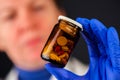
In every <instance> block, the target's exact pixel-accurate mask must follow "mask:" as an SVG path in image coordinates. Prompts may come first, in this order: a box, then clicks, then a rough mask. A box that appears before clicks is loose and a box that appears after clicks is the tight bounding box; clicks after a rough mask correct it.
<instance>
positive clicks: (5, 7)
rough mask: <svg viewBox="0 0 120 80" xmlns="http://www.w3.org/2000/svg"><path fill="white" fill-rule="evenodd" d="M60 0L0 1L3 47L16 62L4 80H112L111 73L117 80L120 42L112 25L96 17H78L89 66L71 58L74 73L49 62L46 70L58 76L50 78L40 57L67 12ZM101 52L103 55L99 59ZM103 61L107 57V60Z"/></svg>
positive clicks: (1, 45)
mask: <svg viewBox="0 0 120 80" xmlns="http://www.w3.org/2000/svg"><path fill="white" fill-rule="evenodd" d="M60 1H62V0H0V50H1V51H4V52H6V54H7V55H8V57H9V58H10V60H11V61H12V62H13V63H14V67H13V69H12V70H11V71H10V73H9V74H8V76H7V77H6V78H5V80H55V79H56V78H57V79H58V80H71V79H72V80H82V79H84V80H98V79H101V80H107V79H108V80H110V79H109V78H108V75H109V74H110V75H113V76H111V77H112V78H111V80H118V78H119V77H118V75H119V71H120V70H119V68H120V66H119V65H120V61H119V59H120V58H119V54H120V49H119V47H120V45H119V39H118V35H117V32H116V31H115V29H114V28H113V27H112V28H110V29H107V28H106V27H105V26H104V25H103V24H102V23H101V22H100V21H98V20H96V19H92V20H88V19H85V18H77V21H78V22H80V23H81V24H82V25H83V28H84V32H83V36H84V39H85V41H86V42H87V44H88V46H89V47H88V50H89V55H90V67H88V65H84V64H82V63H81V62H79V61H78V60H76V59H72V60H71V61H70V62H69V63H68V65H67V66H66V69H69V70H70V71H72V72H73V73H71V72H69V71H66V70H64V69H61V68H57V67H55V66H54V65H52V66H51V64H47V65H46V68H47V70H48V71H49V72H50V73H52V74H54V75H55V76H56V78H55V77H51V76H52V75H51V74H50V73H49V72H48V71H47V70H46V69H45V67H44V65H45V64H46V63H47V62H45V61H44V60H42V59H41V58H40V53H41V50H42V48H43V46H44V44H45V42H46V40H47V38H48V36H49V34H50V32H51V30H52V28H53V26H54V25H55V24H56V23H57V21H58V16H59V15H65V11H64V10H63V9H62V7H61V6H59V3H60ZM96 32H98V34H96ZM100 33H102V34H101V35H102V36H101V35H100ZM110 36H112V40H110V38H111V37H110ZM103 39H104V40H103ZM104 41H105V42H104ZM109 42H110V43H109ZM112 42H113V43H112ZM99 43H101V44H100V45H99V46H98V44H99ZM111 44H112V45H113V44H114V46H115V47H114V48H113V46H112V45H111ZM105 45H107V47H108V48H106V46H105ZM110 47H111V48H112V49H111V48H110ZM109 48H110V49H109ZM114 49H116V50H114ZM113 53H114V54H113ZM101 55H104V56H103V57H102V58H100V57H99V56H101ZM108 55H109V56H108ZM116 55H117V57H116ZM107 56H108V57H107ZM112 56H113V57H112ZM107 58H109V59H107ZM104 60H107V61H106V63H104ZM99 61H100V62H99ZM109 61H110V62H109ZM101 64H102V65H101ZM71 65H74V68H73V67H71ZM100 65H101V66H102V67H99V66H100ZM106 65H107V67H106ZM106 69H107V70H106ZM114 69H115V70H114ZM112 71H113V72H112ZM60 73H62V74H60ZM75 74H79V75H84V76H85V77H84V76H83V77H81V76H77V75H75ZM92 74H96V76H92Z"/></svg>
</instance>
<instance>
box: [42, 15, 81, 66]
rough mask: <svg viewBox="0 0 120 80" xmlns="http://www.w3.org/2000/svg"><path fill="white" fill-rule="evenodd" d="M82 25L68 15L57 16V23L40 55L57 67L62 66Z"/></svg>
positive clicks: (66, 60)
mask: <svg viewBox="0 0 120 80" xmlns="http://www.w3.org/2000/svg"><path fill="white" fill-rule="evenodd" d="M82 30H83V28H82V25H81V24H80V23H78V22H76V21H74V20H72V19H70V18H68V17H65V16H59V17H58V23H57V24H56V25H55V26H54V28H53V30H52V32H51V34H50V36H49V38H48V40H47V42H46V44H45V46H44V48H43V51H42V53H41V57H42V58H43V59H44V60H47V61H50V62H51V63H53V64H55V65H57V66H58V67H64V66H65V65H66V64H67V62H68V60H69V58H70V55H71V53H72V51H73V49H74V47H75V45H76V44H77V41H78V39H79V38H80V32H81V31H82Z"/></svg>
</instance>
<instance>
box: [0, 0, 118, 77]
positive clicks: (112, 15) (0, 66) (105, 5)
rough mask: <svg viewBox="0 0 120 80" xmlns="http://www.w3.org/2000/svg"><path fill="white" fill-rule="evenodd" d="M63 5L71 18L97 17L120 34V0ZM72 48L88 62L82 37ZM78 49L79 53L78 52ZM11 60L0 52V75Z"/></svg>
mask: <svg viewBox="0 0 120 80" xmlns="http://www.w3.org/2000/svg"><path fill="white" fill-rule="evenodd" d="M63 6H64V7H65V10H66V12H67V15H68V16H69V17H71V18H72V19H75V18H76V17H84V18H88V19H92V18H97V19H99V20H100V21H101V22H103V23H104V24H105V25H106V26H107V27H110V26H114V27H115V28H116V29H117V31H118V33H119V35H120V1H119V0H64V3H63ZM77 46H78V48H76V49H75V50H74V56H76V57H77V58H78V59H79V60H81V61H82V62H84V63H86V64H88V63H89V57H88V53H87V47H86V44H85V42H84V40H83V39H82V38H80V40H79V43H78V44H77ZM78 51H79V53H78ZM11 67H12V62H11V61H10V60H9V59H8V57H7V56H6V55H5V54H4V53H3V52H1V53H0V77H2V78H3V77H5V76H6V74H7V72H8V71H9V70H10V69H11Z"/></svg>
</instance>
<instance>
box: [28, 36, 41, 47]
mask: <svg viewBox="0 0 120 80" xmlns="http://www.w3.org/2000/svg"><path fill="white" fill-rule="evenodd" d="M39 43H40V38H34V39H30V40H28V41H27V42H26V45H27V46H29V47H35V46H37V45H38V44H39Z"/></svg>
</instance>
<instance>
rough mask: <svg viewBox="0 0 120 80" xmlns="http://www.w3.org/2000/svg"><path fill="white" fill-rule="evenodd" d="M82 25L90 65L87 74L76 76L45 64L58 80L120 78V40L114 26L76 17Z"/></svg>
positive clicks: (111, 79)
mask: <svg viewBox="0 0 120 80" xmlns="http://www.w3.org/2000/svg"><path fill="white" fill-rule="evenodd" d="M77 21H78V22H79V23H81V24H82V25H83V29H84V31H83V32H82V35H83V37H84V39H85V41H86V43H87V46H88V52H89V58H90V65H89V70H88V72H87V74H85V75H84V76H78V75H76V74H74V73H72V72H70V71H67V70H65V69H63V68H57V67H55V66H54V65H52V64H50V63H49V64H46V69H47V70H48V71H49V72H50V73H51V74H53V75H55V77H56V78H57V79H58V80H120V41H119V37H118V34H117V32H116V30H115V28H114V27H110V28H108V29H107V28H106V27H105V26H104V25H103V24H102V23H101V22H100V21H98V20H97V19H92V20H88V19H85V18H77Z"/></svg>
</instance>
